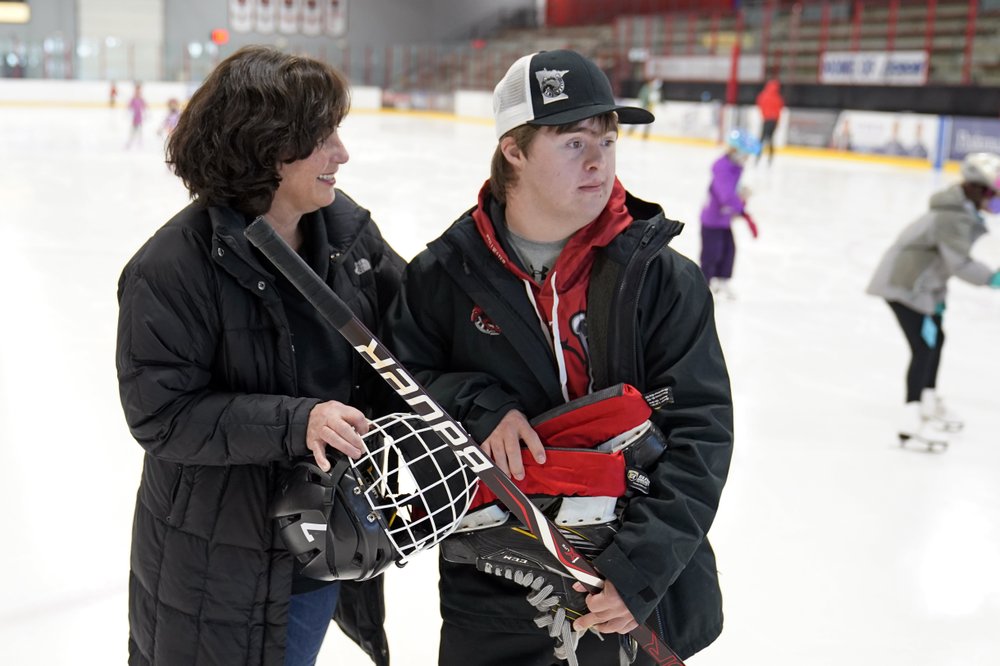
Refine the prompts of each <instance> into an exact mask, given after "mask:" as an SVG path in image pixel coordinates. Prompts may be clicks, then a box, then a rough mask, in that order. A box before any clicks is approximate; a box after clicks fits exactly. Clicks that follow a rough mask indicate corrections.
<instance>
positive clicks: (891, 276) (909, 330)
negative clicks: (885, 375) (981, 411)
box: [867, 153, 1000, 448]
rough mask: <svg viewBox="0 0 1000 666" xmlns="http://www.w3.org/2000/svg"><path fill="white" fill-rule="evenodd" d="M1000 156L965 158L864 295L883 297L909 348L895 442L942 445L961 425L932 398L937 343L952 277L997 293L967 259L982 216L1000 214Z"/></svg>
mask: <svg viewBox="0 0 1000 666" xmlns="http://www.w3.org/2000/svg"><path fill="white" fill-rule="evenodd" d="M998 190H1000V155H996V154H994V153H970V154H969V155H967V156H966V157H965V159H964V160H962V164H961V181H960V182H959V183H956V184H955V185H952V186H950V187H948V188H946V189H944V190H942V191H940V192H937V193H936V194H934V195H933V196H932V197H931V199H930V208H929V210H928V211H927V212H926V213H924V214H923V215H921V216H920V217H919V218H917V219H916V220H915V221H914V222H912V223H911V224H910V225H909V226H907V227H906V228H905V229H903V231H902V232H901V233H900V234H899V236H898V238H897V239H896V241H895V242H894V243H893V244H892V246H891V247H890V248H889V249H888V250H887V251H886V253H885V255H884V256H883V257H882V259H881V261H880V262H879V264H878V267H877V268H876V270H875V274H874V276H873V277H872V279H871V282H870V283H869V285H868V289H867V292H868V293H869V294H871V295H873V296H879V297H881V298H884V299H885V300H886V302H888V304H889V307H890V308H891V309H892V312H893V314H894V315H895V316H896V319H897V320H898V322H899V325H900V327H901V328H902V329H903V334H904V335H905V336H906V341H907V343H908V344H909V346H910V353H911V358H910V364H909V367H908V368H907V371H906V401H905V408H904V414H903V418H902V422H901V424H900V429H899V438H900V443H901V444H905V443H907V442H910V441H915V442H918V443H920V444H923V445H925V446H927V447H929V448H940V447H944V446H946V445H947V436H946V433H947V432H949V431H951V432H954V431H957V430H960V429H961V428H962V426H963V424H962V422H961V420H960V419H958V418H957V417H956V416H955V415H954V414H953V413H952V412H950V411H949V410H948V409H947V407H946V406H945V404H944V401H943V400H942V399H941V396H940V395H939V394H938V393H937V373H938V366H939V364H940V361H941V349H942V347H943V346H944V340H945V335H944V329H943V327H942V320H943V317H944V311H945V305H946V301H947V296H948V280H949V278H951V277H952V276H954V277H957V278H959V279H961V280H964V281H965V282H968V283H969V284H973V285H977V286H990V287H993V288H994V289H998V288H1000V271H998V270H997V269H994V268H990V267H989V266H987V265H985V264H983V263H981V262H979V261H976V260H975V259H973V258H972V256H971V255H970V252H971V250H972V246H973V244H974V243H975V242H976V241H977V240H979V238H981V237H982V236H983V234H985V233H986V231H987V229H986V225H985V223H984V221H983V212H984V211H988V212H992V213H1000V198H998V196H997V193H998Z"/></svg>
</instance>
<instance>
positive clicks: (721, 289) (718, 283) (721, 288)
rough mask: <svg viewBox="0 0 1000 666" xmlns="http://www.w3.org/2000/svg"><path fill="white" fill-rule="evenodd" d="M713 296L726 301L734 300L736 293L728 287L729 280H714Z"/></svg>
mask: <svg viewBox="0 0 1000 666" xmlns="http://www.w3.org/2000/svg"><path fill="white" fill-rule="evenodd" d="M714 291H715V294H716V295H717V296H719V297H720V298H724V299H726V300H727V301H735V300H736V292H734V291H733V288H732V287H731V286H729V278H715V290H714Z"/></svg>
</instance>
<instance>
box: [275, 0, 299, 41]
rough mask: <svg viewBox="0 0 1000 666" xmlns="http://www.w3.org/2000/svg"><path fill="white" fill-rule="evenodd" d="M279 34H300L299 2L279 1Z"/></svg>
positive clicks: (292, 0)
mask: <svg viewBox="0 0 1000 666" xmlns="http://www.w3.org/2000/svg"><path fill="white" fill-rule="evenodd" d="M279 2H280V3H281V4H280V5H279V6H278V32H280V33H282V34H285V35H294V34H297V33H298V32H299V0H279Z"/></svg>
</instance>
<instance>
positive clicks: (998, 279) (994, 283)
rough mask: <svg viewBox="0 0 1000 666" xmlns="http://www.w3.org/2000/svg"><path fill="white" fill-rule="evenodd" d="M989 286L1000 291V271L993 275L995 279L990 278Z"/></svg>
mask: <svg viewBox="0 0 1000 666" xmlns="http://www.w3.org/2000/svg"><path fill="white" fill-rule="evenodd" d="M989 285H990V286H991V287H993V288H994V289H1000V271H997V272H996V273H994V274H993V277H991V278H990V282H989Z"/></svg>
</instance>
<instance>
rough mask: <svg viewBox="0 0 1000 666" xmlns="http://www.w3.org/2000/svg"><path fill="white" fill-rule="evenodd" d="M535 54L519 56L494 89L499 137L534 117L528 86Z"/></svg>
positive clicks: (494, 112)
mask: <svg viewBox="0 0 1000 666" xmlns="http://www.w3.org/2000/svg"><path fill="white" fill-rule="evenodd" d="M534 55H535V54H531V55H526V56H524V57H522V58H518V60H517V61H516V62H515V63H514V64H513V65H511V66H510V69H508V70H507V74H506V75H505V76H504V77H503V78H502V79H501V80H500V83H498V84H497V87H496V88H494V90H493V118H494V120H495V122H496V133H497V138H498V139H499V138H500V137H502V136H503V135H504V134H506V133H507V132H508V131H510V130H512V129H514V128H515V127H518V126H520V125H523V124H525V123H526V122H528V121H529V120H532V119H534V113H533V112H532V110H531V89H530V88H528V70H529V66H530V65H531V58H532V57H533V56H534Z"/></svg>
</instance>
